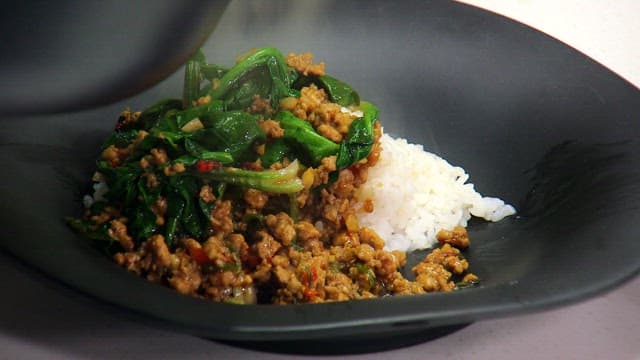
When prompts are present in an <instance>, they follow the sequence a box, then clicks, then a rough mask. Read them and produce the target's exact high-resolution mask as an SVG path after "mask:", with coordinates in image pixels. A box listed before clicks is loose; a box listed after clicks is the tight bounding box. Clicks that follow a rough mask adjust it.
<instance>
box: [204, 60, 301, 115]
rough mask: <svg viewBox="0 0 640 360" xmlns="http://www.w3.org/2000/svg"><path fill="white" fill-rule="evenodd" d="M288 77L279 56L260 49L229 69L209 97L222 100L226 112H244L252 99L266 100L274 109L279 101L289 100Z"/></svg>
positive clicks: (285, 66) (288, 71)
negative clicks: (257, 96) (284, 98)
mask: <svg viewBox="0 0 640 360" xmlns="http://www.w3.org/2000/svg"><path fill="white" fill-rule="evenodd" d="M290 75H291V72H290V70H289V68H288V66H287V63H286V61H285V59H284V57H283V56H282V53H280V51H279V50H278V49H275V48H263V49H260V50H257V51H256V52H254V53H252V54H250V55H249V56H247V57H246V58H244V59H243V60H241V61H240V62H239V63H237V64H236V65H235V66H233V67H232V68H231V69H229V71H227V72H226V73H225V74H224V75H223V76H222V77H221V78H220V79H219V84H218V86H217V87H213V88H212V89H211V90H210V91H209V95H210V96H211V98H212V99H222V100H224V101H225V103H226V108H227V109H228V110H244V109H246V108H247V107H248V106H249V105H250V104H251V101H252V97H253V96H254V95H259V96H261V97H262V98H266V99H270V100H271V103H272V106H273V107H274V108H276V107H277V105H278V103H279V101H280V99H282V98H283V97H285V96H289V93H290V92H289V87H290V85H291V83H292V81H293V79H292V78H291V76H290Z"/></svg>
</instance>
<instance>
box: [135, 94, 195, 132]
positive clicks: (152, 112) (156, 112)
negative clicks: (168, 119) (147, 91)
mask: <svg viewBox="0 0 640 360" xmlns="http://www.w3.org/2000/svg"><path fill="white" fill-rule="evenodd" d="M182 109H183V107H182V100H178V99H165V100H162V101H159V102H157V103H156V104H154V105H152V106H151V107H149V108H147V109H146V110H145V111H143V112H142V113H141V114H140V117H139V118H138V121H136V122H135V123H133V124H132V126H133V127H134V128H135V129H139V130H147V131H148V130H149V129H151V128H152V127H155V126H156V125H157V124H158V122H159V121H160V120H161V119H162V118H163V117H165V116H166V114H167V112H169V111H171V110H178V111H179V110H182Z"/></svg>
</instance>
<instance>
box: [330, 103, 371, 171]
mask: <svg viewBox="0 0 640 360" xmlns="http://www.w3.org/2000/svg"><path fill="white" fill-rule="evenodd" d="M360 110H361V111H362V112H363V116H362V117H361V118H358V119H356V120H354V121H353V122H352V123H351V126H349V133H348V134H347V138H346V139H345V140H344V141H342V143H341V144H340V151H339V152H338V158H337V159H336V166H337V168H338V169H344V168H346V167H349V166H351V165H352V164H355V163H356V162H358V161H360V160H362V159H364V158H365V157H367V156H368V155H369V153H370V152H371V148H372V147H373V141H374V139H373V125H374V124H375V122H376V121H377V120H378V108H377V107H376V106H375V105H373V104H371V103H368V102H364V101H363V102H362V103H361V104H360Z"/></svg>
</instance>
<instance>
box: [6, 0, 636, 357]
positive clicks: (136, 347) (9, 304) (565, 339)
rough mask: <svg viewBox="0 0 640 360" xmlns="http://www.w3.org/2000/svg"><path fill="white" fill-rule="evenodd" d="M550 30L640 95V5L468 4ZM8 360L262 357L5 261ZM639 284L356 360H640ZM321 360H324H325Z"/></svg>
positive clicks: (482, 0)
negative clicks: (153, 322) (157, 322)
mask: <svg viewBox="0 0 640 360" xmlns="http://www.w3.org/2000/svg"><path fill="white" fill-rule="evenodd" d="M463 2H465V3H468V4H472V5H476V6H479V7H482V8H485V9H488V10H491V11H494V12H497V13H499V14H503V15H506V16H508V17H511V18H513V19H515V20H518V21H521V22H524V23H526V24H528V25H530V26H532V27H534V28H537V29H539V30H542V31H544V32H546V33H548V34H550V35H552V36H554V37H555V38H557V39H559V40H561V41H563V42H565V43H567V44H569V45H571V46H573V47H575V48H577V49H578V50H580V51H582V52H583V53H585V54H587V55H589V56H591V57H592V58H594V59H595V60H597V61H599V62H600V63H602V64H604V65H605V66H607V67H609V68H610V69H612V70H613V71H614V72H616V73H618V74H619V75H621V76H622V77H624V78H625V79H627V80H628V81H630V82H631V83H633V84H634V85H635V86H637V87H639V88H640V47H639V46H637V42H638V39H640V23H639V22H637V21H636V17H637V14H639V13H640V2H637V1H634V0H624V1H621V0H619V1H616V2H584V1H572V0H562V1H559V2H557V1H541V0H537V1H533V0H517V1H487V0H465V1H463ZM0 273H2V274H3V281H2V282H0V294H2V297H1V298H0V299H1V300H0V301H1V302H0V304H1V305H2V306H0V359H4V358H11V359H34V358H42V359H45V358H46V359H86V358H92V359H93V358H135V359H138V358H150V357H153V358H167V359H172V358H181V359H197V358H221V359H225V358H232V357H233V358H238V359H240V358H254V357H260V358H261V359H264V360H267V359H276V358H277V359H281V358H299V357H300V356H294V355H282V354H274V353H264V352H257V351H253V350H249V349H245V348H239V347H234V346H230V345H227V344H222V343H218V342H215V341H210V340H206V339H201V338H197V337H193V336H189V335H186V334H181V333H175V332H172V331H170V330H166V329H160V328H153V327H149V326H146V325H143V324H139V323H136V322H134V321H132V320H131V319H130V318H128V317H127V316H126V314H124V313H123V312H121V311H118V309H114V308H111V307H109V306H106V305H104V304H102V303H100V302H98V301H95V300H93V299H91V298H88V297H86V296H84V295H81V294H78V293H76V292H74V291H72V290H69V289H66V288H64V287H63V286H61V285H59V284H58V283H56V282H53V281H51V280H49V279H47V278H45V277H44V276H42V275H41V274H39V273H36V272H34V271H32V270H30V269H29V268H26V267H24V266H22V265H21V264H19V263H18V262H16V261H14V260H13V259H12V258H10V257H8V256H7V255H6V254H4V253H1V252H0ZM638 299H640V277H636V278H635V279H633V280H631V281H629V282H628V283H626V284H624V285H622V286H620V287H618V288H616V289H614V290H612V291H609V292H607V293H605V294H601V295H600V296H597V297H595V298H592V299H588V300H585V301H583V302H580V303H577V304H572V305H568V306H565V307H562V308H558V309H553V310H548V311H545V312H541V313H535V314H528V315H521V316H517V317H510V318H505V319H496V320H487V321H482V322H478V323H475V324H471V325H470V326H468V327H466V328H463V329H462V330H459V331H457V332H455V333H452V334H450V335H447V336H444V337H441V338H439V339H435V340H432V341H429V342H426V343H422V344H418V345H413V346H409V347H405V348H401V349H396V350H391V351H387V352H381V353H375V354H363V355H348V356H342V357H343V358H353V359H359V358H362V359H365V358H366V359H423V358H429V359H445V358H446V359H492V360H499V359H516V358H517V359H640V331H638V330H639V329H640V301H639V300H638ZM314 358H319V359H321V358H323V357H322V356H317V357H314Z"/></svg>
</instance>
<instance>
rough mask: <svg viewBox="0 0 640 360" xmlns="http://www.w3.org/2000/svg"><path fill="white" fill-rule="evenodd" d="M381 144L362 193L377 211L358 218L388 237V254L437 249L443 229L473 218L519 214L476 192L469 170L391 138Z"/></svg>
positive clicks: (462, 223)
mask: <svg viewBox="0 0 640 360" xmlns="http://www.w3.org/2000/svg"><path fill="white" fill-rule="evenodd" d="M380 140H381V145H382V149H383V150H382V152H381V154H380V160H379V161H378V163H377V164H376V165H375V166H374V167H372V168H370V169H369V178H368V180H367V182H366V183H365V184H364V185H363V186H362V187H361V188H360V190H359V192H358V198H359V200H360V201H364V200H366V199H371V200H373V203H374V210H373V212H372V213H364V212H362V213H359V214H358V219H359V222H360V225H363V226H367V227H370V228H373V229H374V230H375V231H376V232H377V233H378V234H379V235H380V236H381V237H382V238H383V239H385V241H386V248H387V249H388V250H402V251H412V250H416V249H426V248H429V247H432V246H433V245H434V244H436V243H437V240H436V234H437V233H438V231H440V230H442V229H447V230H450V229H452V228H454V227H455V226H457V225H460V226H466V225H467V222H468V220H469V219H470V218H471V216H477V217H481V218H484V219H486V220H489V221H499V220H501V219H503V218H504V217H506V216H509V215H512V214H515V209H514V208H513V206H511V205H507V204H505V203H504V201H502V200H500V199H498V198H494V197H483V196H482V195H481V194H480V193H478V192H477V191H475V189H474V186H473V184H471V183H466V182H467V180H468V179H469V175H468V174H466V172H465V171H464V169H462V168H461V167H458V166H452V165H450V164H449V163H448V162H447V161H445V160H444V159H442V158H440V157H438V156H437V155H435V154H432V153H429V152H426V151H424V149H423V147H422V145H414V144H409V143H407V141H406V140H405V139H401V138H398V139H394V138H392V137H390V136H389V135H386V134H383V135H382V137H381V139H380Z"/></svg>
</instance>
